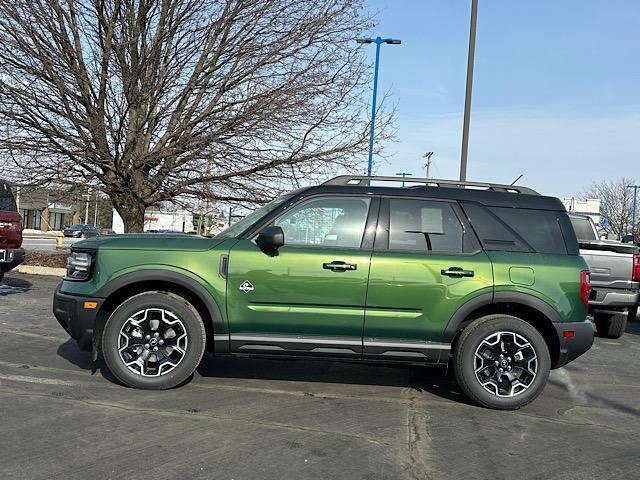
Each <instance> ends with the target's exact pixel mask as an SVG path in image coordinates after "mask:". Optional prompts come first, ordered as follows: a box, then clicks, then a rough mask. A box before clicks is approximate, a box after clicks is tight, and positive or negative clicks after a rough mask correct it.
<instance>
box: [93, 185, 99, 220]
mask: <svg viewBox="0 0 640 480" xmlns="http://www.w3.org/2000/svg"><path fill="white" fill-rule="evenodd" d="M93 226H94V227H97V226H98V190H96V208H95V210H94V212H93Z"/></svg>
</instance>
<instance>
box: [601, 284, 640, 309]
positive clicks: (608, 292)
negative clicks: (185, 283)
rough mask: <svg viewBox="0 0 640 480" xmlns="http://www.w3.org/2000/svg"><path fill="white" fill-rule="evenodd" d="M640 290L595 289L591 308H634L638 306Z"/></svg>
mask: <svg viewBox="0 0 640 480" xmlns="http://www.w3.org/2000/svg"><path fill="white" fill-rule="evenodd" d="M639 300H640V294H639V293H638V290H619V289H608V288H598V287H593V289H592V291H591V296H590V298H589V307H590V308H593V309H599V308H609V307H621V308H623V307H632V306H634V305H637V304H638V301H639Z"/></svg>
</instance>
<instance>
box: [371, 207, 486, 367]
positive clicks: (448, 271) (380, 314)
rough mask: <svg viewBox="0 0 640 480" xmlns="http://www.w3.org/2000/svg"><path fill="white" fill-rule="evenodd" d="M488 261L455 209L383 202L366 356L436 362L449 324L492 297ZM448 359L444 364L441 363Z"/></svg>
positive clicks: (442, 351) (445, 348) (444, 349)
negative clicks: (474, 302)
mask: <svg viewBox="0 0 640 480" xmlns="http://www.w3.org/2000/svg"><path fill="white" fill-rule="evenodd" d="M492 292H493V271H492V266H491V262H490V260H489V258H488V257H487V255H486V254H485V253H484V252H483V251H482V250H481V249H480V248H479V245H478V242H477V239H476V238H475V235H474V233H473V232H472V231H471V228H470V226H469V225H468V223H467V222H466V219H465V217H464V215H463V214H462V210H461V209H460V207H459V206H458V205H457V203H456V202H450V201H443V200H436V199H424V198H399V197H397V198H386V199H383V200H382V203H381V209H380V220H379V224H378V230H377V237H376V242H375V248H374V252H373V255H372V258H371V273H370V276H369V290H368V294H367V308H366V313H365V325H364V336H363V349H364V350H363V351H364V356H365V357H369V358H389V359H403V360H411V359H415V360H418V361H425V360H426V361H428V362H429V361H433V362H437V361H438V359H439V357H440V356H441V355H447V354H448V350H449V346H448V345H446V344H443V343H440V342H441V340H442V335H443V332H444V330H445V327H446V325H447V323H448V321H449V319H450V318H451V317H452V316H453V314H454V313H455V312H456V310H457V309H458V308H459V307H460V306H461V305H462V304H463V303H465V302H466V301H467V300H469V299H470V298H473V297H475V296H477V295H482V294H492ZM443 358H444V357H443Z"/></svg>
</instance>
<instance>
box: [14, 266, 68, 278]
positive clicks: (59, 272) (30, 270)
mask: <svg viewBox="0 0 640 480" xmlns="http://www.w3.org/2000/svg"><path fill="white" fill-rule="evenodd" d="M13 270H14V272H18V273H27V274H29V275H49V276H52V277H64V276H65V275H66V273H67V269H66V268H53V267H41V266H39V265H18V266H17V267H16V268H14V269H13Z"/></svg>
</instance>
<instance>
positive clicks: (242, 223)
mask: <svg viewBox="0 0 640 480" xmlns="http://www.w3.org/2000/svg"><path fill="white" fill-rule="evenodd" d="M292 195H293V192H292V193H289V194H287V195H283V196H281V197H278V198H276V199H275V200H273V201H271V202H269V203H267V204H266V205H265V206H263V207H260V208H259V209H258V210H256V211H254V212H251V213H250V214H249V215H247V216H246V217H244V218H243V219H241V220H238V221H237V222H236V223H234V224H233V225H231V226H230V227H229V228H227V229H226V230H223V231H222V232H220V233H219V234H218V235H216V238H235V237H237V236H238V235H240V234H241V233H242V232H244V231H245V230H246V229H247V228H249V227H250V226H251V225H253V224H254V223H256V222H257V221H258V220H260V219H261V218H262V217H264V216H265V215H268V214H269V213H271V212H273V211H274V210H275V209H276V208H278V207H279V206H280V205H282V204H283V203H284V202H285V201H287V200H288V199H290V198H291V196H292Z"/></svg>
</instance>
